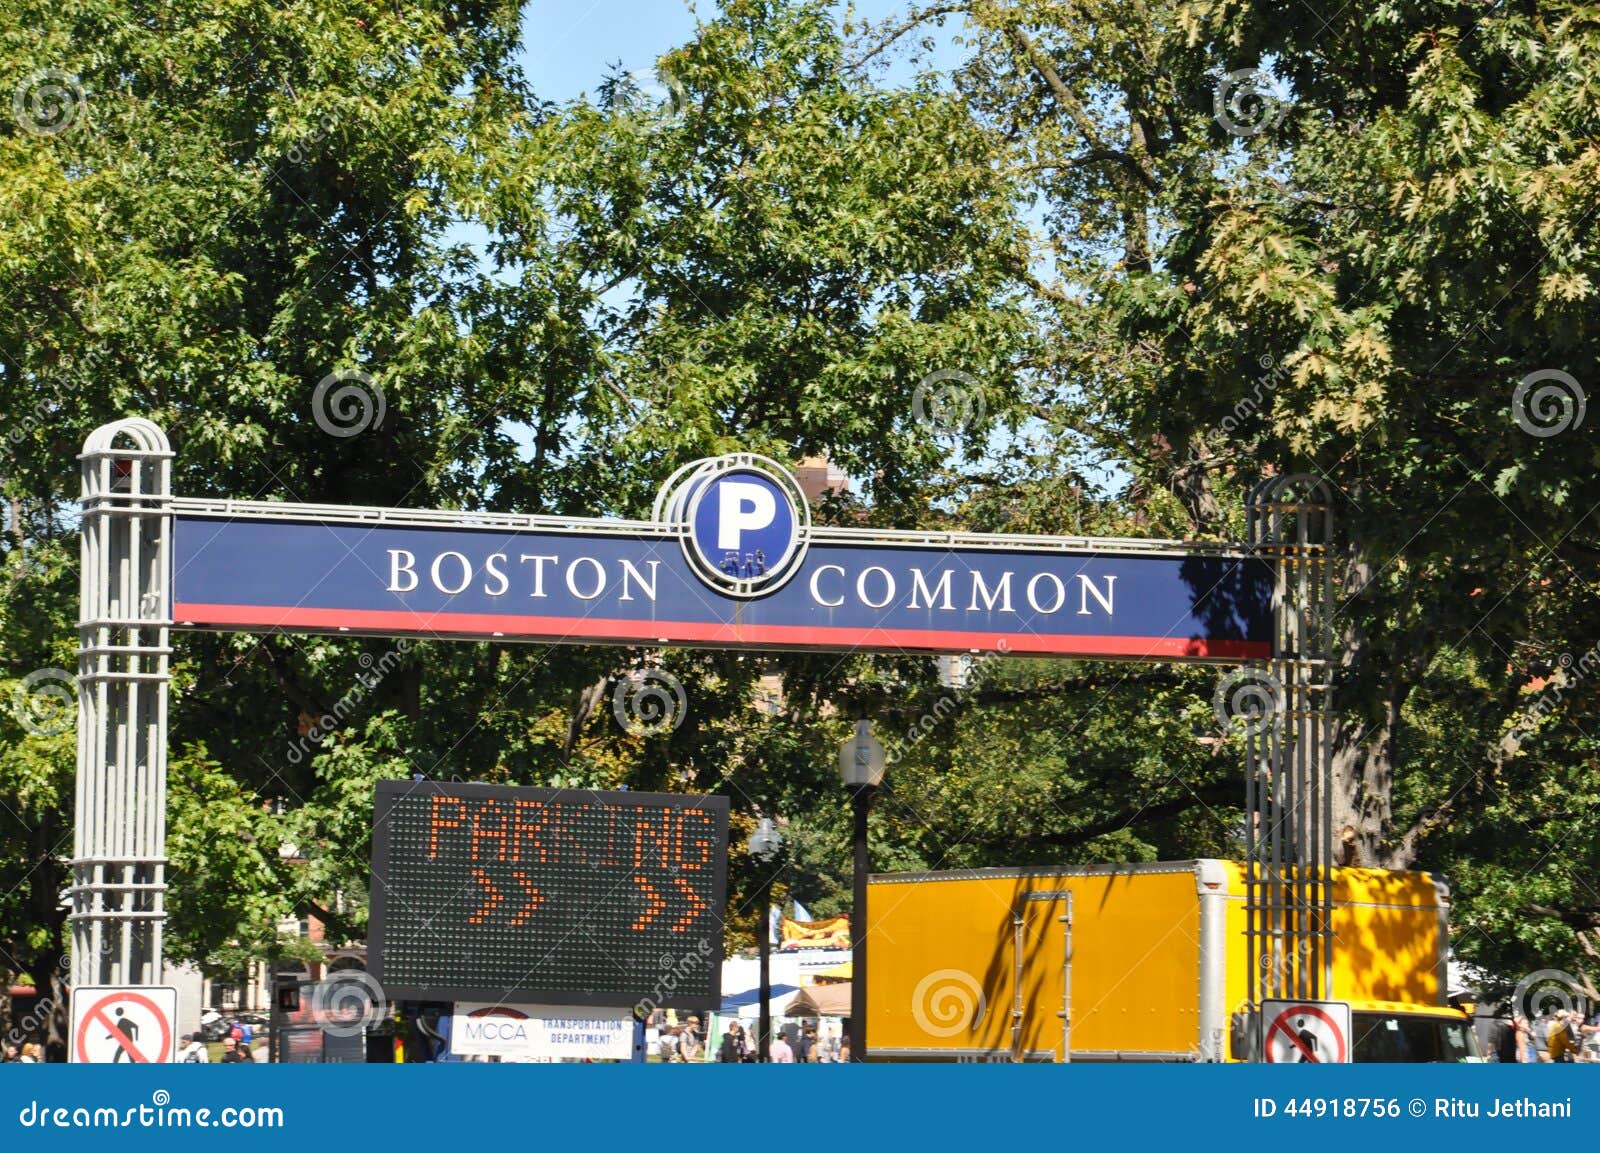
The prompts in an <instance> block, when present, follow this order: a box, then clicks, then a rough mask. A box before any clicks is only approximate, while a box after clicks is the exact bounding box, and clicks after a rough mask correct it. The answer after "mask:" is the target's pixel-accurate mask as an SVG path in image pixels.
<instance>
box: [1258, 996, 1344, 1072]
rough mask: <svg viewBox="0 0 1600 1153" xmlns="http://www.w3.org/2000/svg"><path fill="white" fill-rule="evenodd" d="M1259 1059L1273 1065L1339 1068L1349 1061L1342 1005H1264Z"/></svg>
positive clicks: (1262, 1003) (1333, 1002)
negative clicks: (1335, 1066)
mask: <svg viewBox="0 0 1600 1153" xmlns="http://www.w3.org/2000/svg"><path fill="white" fill-rule="evenodd" d="M1261 1020H1262V1021H1263V1022H1265V1024H1266V1036H1265V1038H1264V1039H1263V1042H1262V1045H1261V1055H1262V1059H1263V1060H1265V1061H1268V1062H1270V1063H1272V1064H1275V1065H1294V1064H1312V1065H1340V1064H1344V1063H1345V1062H1348V1061H1349V1060H1350V1005H1349V1003H1348V1002H1345V1001H1263V1002H1261Z"/></svg>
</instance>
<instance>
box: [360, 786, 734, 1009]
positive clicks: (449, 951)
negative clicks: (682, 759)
mask: <svg viewBox="0 0 1600 1153" xmlns="http://www.w3.org/2000/svg"><path fill="white" fill-rule="evenodd" d="M374 820H375V829H374V833H373V842H372V908H371V925H370V930H369V941H368V943H369V963H368V967H369V969H370V970H371V971H372V973H373V974H374V975H375V976H376V977H377V978H378V979H379V980H380V981H381V982H382V983H383V987H384V991H385V993H386V994H387V995H388V996H389V997H390V998H391V999H393V1000H439V1001H462V1000H480V1001H494V1002H502V1001H506V1002H521V1003H527V1002H537V1003H544V1004H553V1005H617V1006H633V1005H636V1004H638V1003H640V1002H641V1001H649V1002H650V1003H652V1004H654V1005H694V1006H703V1005H707V1004H714V1003H716V1002H718V1001H720V1000H721V992H722V990H721V972H722V955H723V952H722V929H723V912H724V899H725V896H726V892H727V856H728V855H727V838H728V799H727V798H726V797H711V796H706V797H689V796H677V795H671V794H664V793H632V792H619V793H597V792H590V791H588V790H582V789H531V788H508V787H503V786H495V785H474V784H460V783H454V782H451V783H445V782H436V781H380V782H379V783H378V788H377V800H376V805H375V808H374Z"/></svg>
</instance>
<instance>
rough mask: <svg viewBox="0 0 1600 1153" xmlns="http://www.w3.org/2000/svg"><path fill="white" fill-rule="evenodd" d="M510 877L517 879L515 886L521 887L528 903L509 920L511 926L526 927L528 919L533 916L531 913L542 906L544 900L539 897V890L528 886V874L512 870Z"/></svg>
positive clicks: (519, 870)
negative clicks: (526, 895)
mask: <svg viewBox="0 0 1600 1153" xmlns="http://www.w3.org/2000/svg"><path fill="white" fill-rule="evenodd" d="M511 875H512V876H513V877H515V878H516V879H517V884H519V885H521V886H522V891H523V892H524V893H526V894H528V903H527V904H526V905H523V906H522V909H521V911H519V912H518V913H517V915H516V916H515V917H512V918H511V924H513V925H526V924H527V923H528V918H529V917H530V916H532V915H533V911H534V910H535V909H537V908H538V907H539V906H540V905H542V904H544V898H543V897H541V896H540V895H539V890H538V889H537V888H536V887H535V886H533V885H530V884H528V874H526V873H524V872H523V871H522V870H521V869H513V870H512V871H511Z"/></svg>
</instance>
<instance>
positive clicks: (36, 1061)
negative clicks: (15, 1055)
mask: <svg viewBox="0 0 1600 1153" xmlns="http://www.w3.org/2000/svg"><path fill="white" fill-rule="evenodd" d="M21 1060H22V1063H23V1064H24V1065H42V1064H43V1063H44V1046H43V1045H41V1044H39V1042H37V1041H29V1042H28V1043H27V1044H25V1045H24V1046H23V1047H22V1058H21Z"/></svg>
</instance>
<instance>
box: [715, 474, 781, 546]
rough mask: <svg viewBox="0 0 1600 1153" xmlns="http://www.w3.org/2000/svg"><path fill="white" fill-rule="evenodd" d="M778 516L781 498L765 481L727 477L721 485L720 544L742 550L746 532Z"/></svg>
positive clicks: (719, 500)
mask: <svg viewBox="0 0 1600 1153" xmlns="http://www.w3.org/2000/svg"><path fill="white" fill-rule="evenodd" d="M777 517H778V502H777V499H776V498H775V497H774V496H773V494H772V493H771V491H770V490H768V489H767V488H765V487H763V486H762V485H759V484H752V483H751V482H749V481H743V480H725V481H722V482H721V483H720V484H719V485H718V486H717V547H718V548H725V549H732V550H734V551H738V550H739V548H740V547H741V544H740V542H741V541H743V540H744V534H745V533H746V532H759V531H761V530H762V529H764V528H766V527H768V526H769V525H771V524H772V522H773V521H774V520H776V519H777Z"/></svg>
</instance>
